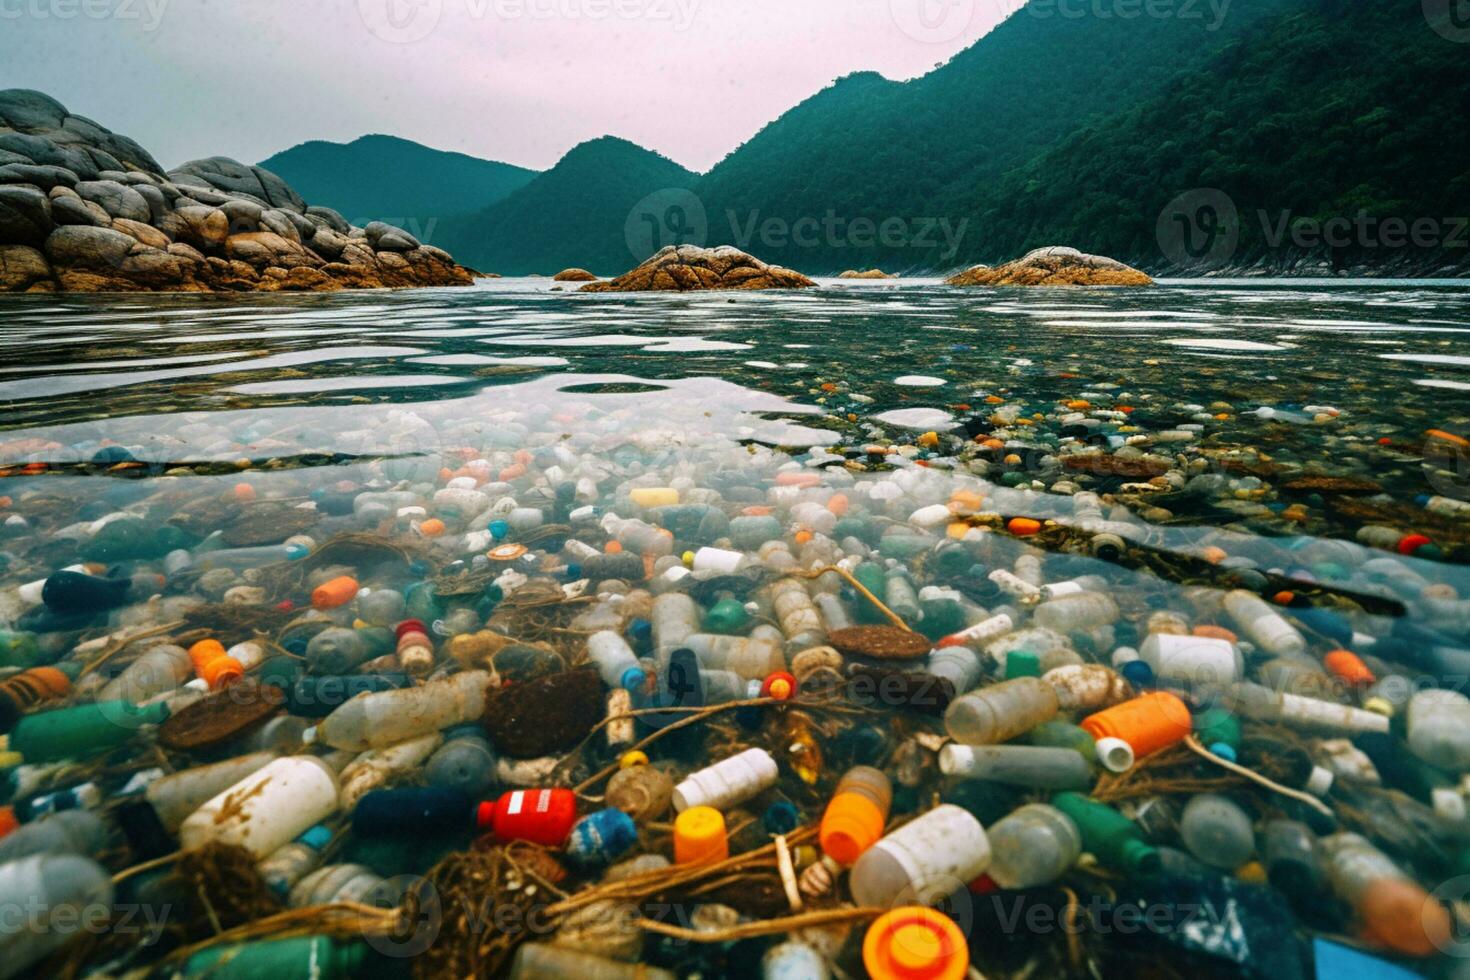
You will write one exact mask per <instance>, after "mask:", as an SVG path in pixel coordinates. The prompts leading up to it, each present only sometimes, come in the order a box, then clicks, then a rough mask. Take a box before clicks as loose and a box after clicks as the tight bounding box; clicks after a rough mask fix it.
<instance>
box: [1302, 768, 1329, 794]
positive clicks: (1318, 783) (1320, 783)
mask: <svg viewBox="0 0 1470 980" xmlns="http://www.w3.org/2000/svg"><path fill="white" fill-rule="evenodd" d="M1332 780H1333V776H1332V770H1330V769H1324V768H1322V767H1321V766H1313V767H1312V774H1311V775H1310V776H1308V777H1307V785H1306V786H1304V787H1303V789H1305V790H1306V791H1307V792H1308V793H1311V794H1312V795H1313V796H1326V795H1327V791H1328V790H1330V789H1331V788H1332Z"/></svg>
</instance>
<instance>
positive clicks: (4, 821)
mask: <svg viewBox="0 0 1470 980" xmlns="http://www.w3.org/2000/svg"><path fill="white" fill-rule="evenodd" d="M19 826H20V821H19V820H17V819H15V807H13V806H0V837H7V836H9V835H10V833H11V831H13V830H15V828H17V827H19Z"/></svg>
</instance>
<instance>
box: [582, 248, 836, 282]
mask: <svg viewBox="0 0 1470 980" xmlns="http://www.w3.org/2000/svg"><path fill="white" fill-rule="evenodd" d="M814 285H816V283H814V282H812V281H811V280H810V279H808V278H807V277H806V276H804V275H802V274H801V273H799V272H793V271H791V270H790V269H783V268H781V267H780V266H778V265H767V264H766V263H764V262H762V261H761V260H760V259H758V258H756V257H755V256H753V255H748V254H746V253H745V252H742V251H740V249H738V248H735V247H734V246H732V245H721V246H720V247H719V248H700V247H699V246H697V245H678V246H675V245H669V246H667V247H666V248H663V249H661V250H659V251H658V252H657V253H656V254H655V255H653V256H652V257H651V258H649V259H648V260H647V261H645V262H644V263H643V264H642V265H640V266H638V268H636V269H633V270H632V271H630V272H625V273H623V274H622V275H621V276H618V277H617V278H616V279H611V280H609V281H607V282H593V283H588V284H587V285H585V286H583V287H582V290H581V291H582V292H584V293H631V292H646V291H668V292H687V291H690V290H696V289H800V288H802V287H804V286H814Z"/></svg>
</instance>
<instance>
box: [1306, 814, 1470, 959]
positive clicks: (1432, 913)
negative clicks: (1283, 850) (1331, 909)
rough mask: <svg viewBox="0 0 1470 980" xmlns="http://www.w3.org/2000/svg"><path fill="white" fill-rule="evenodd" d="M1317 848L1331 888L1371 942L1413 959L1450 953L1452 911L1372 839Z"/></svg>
mask: <svg viewBox="0 0 1470 980" xmlns="http://www.w3.org/2000/svg"><path fill="white" fill-rule="evenodd" d="M1317 846H1318V852H1319V853H1320V855H1321V856H1322V864H1323V869H1324V871H1325V872H1326V875H1327V880H1328V883H1329V884H1331V886H1332V890H1333V891H1334V892H1335V893H1336V894H1337V896H1338V897H1339V898H1341V899H1342V900H1343V901H1344V902H1346V903H1347V904H1348V905H1350V906H1351V907H1352V909H1353V912H1354V913H1355V914H1356V916H1357V919H1358V924H1359V927H1360V928H1361V929H1362V931H1363V933H1364V934H1365V935H1366V936H1367V937H1368V938H1369V939H1372V940H1374V941H1376V942H1380V943H1382V944H1384V945H1385V946H1388V947H1389V948H1391V949H1393V950H1395V951H1397V952H1399V953H1403V954H1406V955H1408V956H1432V955H1434V954H1435V953H1436V952H1440V951H1442V950H1446V949H1448V948H1449V944H1450V941H1451V931H1450V930H1451V923H1450V916H1449V912H1447V911H1446V910H1445V908H1444V906H1443V905H1441V904H1440V903H1439V902H1436V901H1434V900H1433V899H1432V898H1431V897H1430V896H1429V894H1428V893H1427V892H1426V891H1425V890H1424V889H1423V888H1422V887H1421V886H1420V885H1419V884H1418V883H1417V882H1415V881H1414V880H1413V879H1411V878H1410V877H1409V876H1408V875H1406V874H1404V872H1403V871H1402V870H1401V869H1400V868H1399V866H1398V865H1397V864H1395V863H1394V862H1393V860H1392V859H1391V858H1389V857H1388V855H1386V854H1384V853H1383V852H1382V851H1380V850H1379V849H1378V848H1376V847H1374V846H1373V845H1372V844H1371V843H1369V842H1368V839H1367V838H1365V837H1362V836H1360V835H1358V834H1354V833H1348V832H1342V833H1336V834H1331V835H1329V836H1327V837H1323V838H1321V839H1320V840H1319V841H1318V844H1317Z"/></svg>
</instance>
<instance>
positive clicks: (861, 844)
mask: <svg viewBox="0 0 1470 980" xmlns="http://www.w3.org/2000/svg"><path fill="white" fill-rule="evenodd" d="M892 803H893V786H892V784H890V783H889V781H888V777H887V776H885V775H884V774H883V773H882V771H881V770H878V769H874V768H873V767H872V766H856V767H854V768H852V769H849V770H848V771H847V772H846V773H845V774H844V775H843V777H842V778H841V779H840V780H838V782H837V789H836V791H835V792H834V793H833V794H832V799H831V800H830V801H829V802H828V803H827V809H826V812H824V813H823V814H822V823H821V827H820V829H819V831H818V836H817V839H818V840H819V841H820V842H821V845H822V851H823V852H824V853H825V854H826V855H827V856H828V857H829V858H831V859H832V860H834V861H836V862H837V863H838V864H841V865H850V864H852V863H853V862H854V861H856V860H857V859H858V858H859V857H860V856H862V853H863V852H864V851H866V850H867V849H868V848H869V847H872V846H873V844H875V843H877V841H878V839H879V838H881V837H882V836H883V828H884V826H885V825H886V824H887V823H888V808H889V807H890V806H891V805H892Z"/></svg>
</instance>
